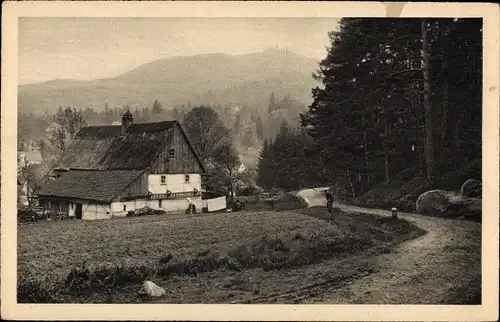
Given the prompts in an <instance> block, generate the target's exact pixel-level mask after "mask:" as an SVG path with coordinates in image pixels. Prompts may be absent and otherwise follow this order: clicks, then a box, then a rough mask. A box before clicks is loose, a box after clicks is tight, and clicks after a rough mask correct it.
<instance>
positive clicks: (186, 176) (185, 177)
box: [184, 174, 189, 182]
mask: <svg viewBox="0 0 500 322" xmlns="http://www.w3.org/2000/svg"><path fill="white" fill-rule="evenodd" d="M184 181H185V182H189V174H186V175H185V176H184Z"/></svg>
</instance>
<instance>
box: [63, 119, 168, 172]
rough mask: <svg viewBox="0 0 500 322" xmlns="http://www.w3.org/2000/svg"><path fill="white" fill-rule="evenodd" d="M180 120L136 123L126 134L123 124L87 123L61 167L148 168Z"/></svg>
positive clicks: (96, 168)
mask: <svg viewBox="0 0 500 322" xmlns="http://www.w3.org/2000/svg"><path fill="white" fill-rule="evenodd" d="M176 123H177V121H163V122H155V123H133V124H131V125H130V126H129V128H128V129H127V134H126V135H124V136H121V135H120V134H121V125H104V126H88V127H84V128H82V129H81V130H80V131H79V132H78V134H77V135H76V136H75V138H74V139H73V141H72V142H71V144H70V145H69V146H68V148H67V149H66V152H65V154H64V156H63V158H62V160H61V162H60V163H59V168H68V169H82V170H84V169H85V170H110V169H137V170H142V169H145V168H147V167H148V166H149V165H151V164H152V163H153V162H154V160H155V157H156V156H157V155H158V153H159V152H160V150H161V148H162V147H163V144H164V143H165V142H166V138H167V135H168V133H169V131H170V130H171V129H173V127H174V126H175V124H176Z"/></svg>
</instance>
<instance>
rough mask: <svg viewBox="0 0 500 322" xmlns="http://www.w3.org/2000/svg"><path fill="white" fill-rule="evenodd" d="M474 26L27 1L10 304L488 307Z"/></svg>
mask: <svg viewBox="0 0 500 322" xmlns="http://www.w3.org/2000/svg"><path fill="white" fill-rule="evenodd" d="M496 19H498V18H496ZM484 20H485V19H484V18H483V17H481V16H478V15H468V14H463V15H461V16H456V17H448V16H440V15H436V16H435V17H433V16H431V15H430V16H429V17H412V16H411V15H407V16H406V17H384V16H374V17H370V16H366V17H365V16H364V15H361V14H360V15H358V16H352V15H348V14H346V15H338V16H325V17H323V16H314V15H311V16H303V17H301V16H295V17H294V16H291V17H287V16H277V17H273V16H272V14H271V16H269V15H263V16H262V17H253V16H249V17H245V16H241V17H232V16H231V15H230V14H228V16H208V15H207V16H205V17H204V16H190V17H186V16H171V17H168V16H165V17H157V16H151V17H147V16H141V14H139V15H138V16H135V17H134V16H133V15H132V16H116V15H113V16H111V15H110V16H106V15H98V16H74V17H73V16H61V15H53V16H36V15H34V16H32V15H27V16H22V15H20V16H19V17H17V18H16V21H17V35H16V36H15V38H16V44H17V62H16V67H15V69H14V70H15V71H16V74H15V75H14V76H12V75H10V77H12V78H13V80H12V81H13V84H15V85H13V87H15V90H16V91H17V92H14V96H15V97H14V98H12V97H11V102H15V105H14V106H10V104H9V106H6V104H4V103H2V142H1V143H2V185H4V182H6V181H7V179H6V178H5V176H6V175H7V174H6V173H7V172H8V173H9V175H8V176H9V178H13V177H14V176H16V177H17V183H16V184H17V192H14V191H9V192H10V195H9V198H10V199H11V200H10V201H9V202H11V203H12V204H15V207H16V209H15V210H14V209H12V210H10V209H11V208H9V211H6V209H7V208H6V206H5V205H6V204H4V199H5V198H6V196H5V193H6V191H7V189H6V188H2V215H3V216H2V235H5V232H6V230H7V229H6V227H5V225H6V223H5V222H4V218H3V217H4V216H8V217H9V218H10V219H9V220H11V222H13V225H14V227H13V228H15V226H17V229H16V230H13V231H14V232H15V235H16V236H15V237H14V238H15V241H16V244H15V245H14V246H12V251H13V254H12V256H16V258H17V261H16V262H15V263H16V264H15V276H16V277H17V279H16V281H13V282H12V283H13V284H15V286H13V287H14V288H15V297H16V299H15V301H14V302H15V303H17V304H233V305H238V304H241V305H243V304H246V305H251V304H289V305H290V304H294V305H296V304H322V305H328V304H348V305H360V304H371V305H392V304H404V305H416V304H426V305H445V308H446V305H448V306H450V307H452V306H457V305H460V306H466V307H475V306H478V307H480V306H481V305H482V304H483V305H484V303H485V302H484V301H485V300H486V299H485V297H484V294H485V292H484V290H483V288H484V287H485V282H484V269H485V265H486V264H485V263H486V262H485V258H484V254H485V253H484V252H482V250H484V247H485V245H484V239H483V237H484V228H485V227H484V225H485V221H484V219H485V216H489V217H490V219H489V223H491V222H493V223H494V224H496V225H498V209H496V212H495V208H491V206H490V208H489V209H490V210H491V209H493V212H492V213H489V212H488V213H487V212H485V208H484V207H485V206H484V200H485V198H486V195H485V192H484V191H483V187H488V186H489V187H490V188H488V189H489V192H490V193H491V192H495V191H496V192H497V196H496V197H494V198H496V199H498V190H492V189H498V177H495V178H494V179H490V177H489V176H488V179H485V178H486V177H487V176H486V175H485V172H484V171H485V164H486V163H485V162H486V161H485V156H484V151H485V144H486V142H487V140H488V137H486V136H485V133H486V130H485V127H484V122H485V121H484V117H485V116H486V115H487V114H486V112H485V108H486V107H485V106H486V103H485V96H484V92H485V90H484V88H485V86H486V85H485V77H484V75H485V72H486V71H485V69H488V66H490V67H493V68H497V67H498V63H497V62H496V61H494V62H493V64H492V65H487V64H485V56H484V55H485V51H483V48H484V46H485V42H487V41H488V38H487V37H486V36H485V28H484V25H485V22H484ZM497 23H498V21H497ZM497 27H498V26H497ZM4 28H5V27H4V26H2V34H3V33H4ZM490 30H491V29H490ZM496 32H497V33H498V30H497V31H496ZM495 37H496V38H495ZM492 39H496V43H497V45H496V48H497V50H498V35H497V34H496V35H494V38H492ZM2 47H3V46H2ZM2 50H3V49H2ZM495 55H496V56H498V51H497V52H496V53H493V56H495ZM490 57H491V56H490ZM494 59H498V57H497V58H494ZM3 64H4V62H2V69H3V67H4V65H3ZM495 73H496V77H497V78H498V70H496V71H495ZM2 74H3V72H2ZM497 81H498V80H496V82H497ZM3 84H4V75H2V85H3ZM493 84H498V83H493ZM2 87H3V86H2ZM486 91H487V90H486ZM490 92H495V95H497V96H496V98H497V100H498V88H497V87H496V88H494V89H493V90H492V89H491V88H490ZM16 93H17V94H16ZM2 95H3V93H2ZM489 97H490V98H491V96H489ZM494 97H495V96H494ZM495 105H496V107H495ZM6 108H7V109H8V111H6ZM490 110H491V111H492V112H493V114H494V115H493V117H494V119H495V120H498V101H497V102H493V105H491V108H490ZM6 113H10V114H12V113H15V114H16V115H15V118H11V120H13V121H16V122H17V126H14V125H13V124H12V123H6V121H5V118H4V115H5V114H6ZM486 117H487V116H486ZM13 126H14V127H15V128H16V129H12V127H13ZM496 126H498V124H496ZM6 127H8V128H9V129H5V133H7V131H14V132H9V133H11V134H17V137H14V136H13V137H9V141H12V143H9V144H11V145H12V149H13V150H14V149H17V151H15V152H14V151H13V152H12V153H16V157H17V159H16V160H15V161H16V162H15V163H16V164H15V166H16V168H17V172H16V173H17V175H14V174H10V171H7V170H5V171H4V169H5V167H4V164H6V162H7V161H6V160H5V159H6V158H10V159H9V160H13V159H14V156H13V155H9V157H7V156H6V155H7V152H6V151H5V149H4V146H5V145H6V144H7V143H6V141H5V140H6V138H7V134H5V133H4V128H6ZM490 130H491V125H490ZM493 135H496V136H498V128H496V129H493ZM492 139H494V140H496V138H492ZM494 142H496V141H494ZM493 148H494V149H498V146H493ZM9 153H10V152H9ZM496 154H497V155H496V158H498V151H497V152H496ZM489 155H490V157H491V155H492V153H489ZM493 155H495V152H494V153H493ZM493 161H494V162H493V166H494V167H498V159H496V163H495V160H493ZM488 164H490V165H491V162H490V163H488ZM495 164H496V165H495ZM9 169H13V166H10V167H9ZM494 171H496V172H493V174H495V173H496V175H497V176H498V169H495V170H494ZM9 180H10V179H9ZM484 180H489V182H484ZM492 180H493V182H492ZM491 186H494V187H493V188H491ZM10 187H12V188H14V184H11V185H10ZM495 205H497V206H498V200H496V201H495ZM14 212H16V213H17V215H16V216H14ZM491 216H492V217H491ZM491 219H492V220H493V221H492V220H491ZM495 229H497V230H496V231H493V234H496V237H495V238H497V244H496V246H495V245H492V244H490V246H491V247H496V250H495V251H496V253H493V255H494V256H493V257H492V258H493V259H495V258H496V260H498V227H496V228H495ZM492 236H493V235H492ZM4 237H5V236H2V275H3V276H2V302H4V295H5V294H6V293H4V290H3V287H4V285H3V284H4V283H5V281H6V279H5V278H4V272H3V270H4V269H5V263H6V261H7V259H6V257H5V256H4V255H5V254H4V247H7V246H5V242H4ZM5 249H6V248H5ZM495 254H496V255H495ZM495 256H496V257H495ZM494 265H498V263H494ZM497 268H498V267H497ZM495 274H496V279H497V280H496V281H497V282H498V272H496V273H495ZM496 292H497V296H498V289H496ZM489 294H490V295H491V292H490V293H489ZM495 301H496V300H495ZM3 304H4V303H2V306H3ZM496 305H498V302H497V304H496ZM139 309H140V306H139ZM118 310H119V309H118ZM254 310H255V308H254ZM2 311H3V309H2ZM496 314H498V312H497V313H496Z"/></svg>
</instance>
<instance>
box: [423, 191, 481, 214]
mask: <svg viewBox="0 0 500 322" xmlns="http://www.w3.org/2000/svg"><path fill="white" fill-rule="evenodd" d="M481 206H482V203H481V199H479V198H467V197H463V196H461V195H457V194H454V193H452V192H449V191H444V190H438V189H437V190H430V191H426V192H424V193H423V194H421V195H420V196H419V197H418V199H417V202H416V209H417V212H418V213H419V214H425V215H435V216H443V217H460V216H465V217H480V216H481V213H482V207H481Z"/></svg>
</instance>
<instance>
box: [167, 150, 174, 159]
mask: <svg viewBox="0 0 500 322" xmlns="http://www.w3.org/2000/svg"><path fill="white" fill-rule="evenodd" d="M168 157H169V158H173V157H175V149H169V150H168Z"/></svg>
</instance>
